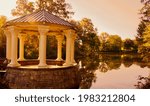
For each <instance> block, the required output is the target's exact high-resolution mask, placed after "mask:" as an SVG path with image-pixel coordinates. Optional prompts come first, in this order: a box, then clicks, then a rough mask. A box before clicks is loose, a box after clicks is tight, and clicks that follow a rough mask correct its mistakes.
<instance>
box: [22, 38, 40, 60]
mask: <svg viewBox="0 0 150 106" xmlns="http://www.w3.org/2000/svg"><path fill="white" fill-rule="evenodd" d="M27 36H28V37H26V40H25V58H26V59H37V58H38V55H39V42H38V41H39V39H38V37H37V36H36V35H32V36H30V35H27Z"/></svg>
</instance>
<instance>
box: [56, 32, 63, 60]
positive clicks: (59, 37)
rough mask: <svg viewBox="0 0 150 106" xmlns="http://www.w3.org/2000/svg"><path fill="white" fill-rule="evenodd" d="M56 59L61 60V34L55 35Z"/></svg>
mask: <svg viewBox="0 0 150 106" xmlns="http://www.w3.org/2000/svg"><path fill="white" fill-rule="evenodd" d="M56 39H57V59H56V60H58V61H62V60H63V59H62V42H63V39H64V37H63V36H62V35H57V36H56Z"/></svg>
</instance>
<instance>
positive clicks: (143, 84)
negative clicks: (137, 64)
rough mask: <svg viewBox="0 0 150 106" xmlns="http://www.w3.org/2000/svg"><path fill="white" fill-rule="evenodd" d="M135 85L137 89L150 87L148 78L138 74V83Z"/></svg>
mask: <svg viewBox="0 0 150 106" xmlns="http://www.w3.org/2000/svg"><path fill="white" fill-rule="evenodd" d="M135 86H136V88H138V89H150V78H148V77H142V76H139V78H138V83H137V84H136V85H135Z"/></svg>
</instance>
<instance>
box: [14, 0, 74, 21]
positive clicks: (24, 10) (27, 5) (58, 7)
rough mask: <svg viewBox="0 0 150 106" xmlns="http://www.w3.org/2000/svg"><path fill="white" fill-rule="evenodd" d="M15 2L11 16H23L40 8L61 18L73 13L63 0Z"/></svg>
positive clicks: (67, 17)
mask: <svg viewBox="0 0 150 106" xmlns="http://www.w3.org/2000/svg"><path fill="white" fill-rule="evenodd" d="M16 4H17V6H16V8H15V9H13V10H12V15H13V16H23V15H27V14H29V13H32V12H35V11H38V10H42V9H45V10H47V11H49V12H50V13H52V14H54V15H57V16H59V17H61V18H63V19H69V18H70V17H71V15H73V14H74V12H72V11H71V6H70V4H68V3H66V1H65V0H35V1H31V0H17V2H16Z"/></svg>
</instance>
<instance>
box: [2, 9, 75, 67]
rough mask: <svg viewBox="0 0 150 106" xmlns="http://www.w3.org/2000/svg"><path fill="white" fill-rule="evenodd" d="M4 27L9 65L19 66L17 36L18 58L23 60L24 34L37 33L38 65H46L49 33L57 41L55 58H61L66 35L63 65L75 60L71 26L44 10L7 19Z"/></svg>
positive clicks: (73, 35) (73, 33) (73, 37)
mask: <svg viewBox="0 0 150 106" xmlns="http://www.w3.org/2000/svg"><path fill="white" fill-rule="evenodd" d="M4 29H5V34H6V37H7V50H6V52H7V53H6V57H7V59H10V60H11V63H10V64H9V65H8V66H10V67H17V66H20V64H19V63H18V62H17V52H18V51H17V45H18V40H17V39H18V38H19V41H20V46H19V60H24V40H25V37H26V36H31V35H37V36H38V35H39V61H40V62H39V65H38V66H39V67H45V66H46V38H47V36H51V35H55V37H56V39H57V41H58V49H57V60H58V61H60V60H62V41H63V39H64V37H66V62H65V64H64V65H67V66H69V65H72V64H73V63H74V62H75V61H74V41H75V38H76V34H75V31H74V30H73V26H72V25H71V24H70V23H68V22H67V21H64V20H62V19H60V18H59V17H57V16H54V15H52V14H50V13H49V12H47V11H45V10H41V11H38V12H35V13H32V14H29V15H26V16H23V17H20V18H17V19H14V20H11V21H8V22H7V23H6V24H5V25H4Z"/></svg>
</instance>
